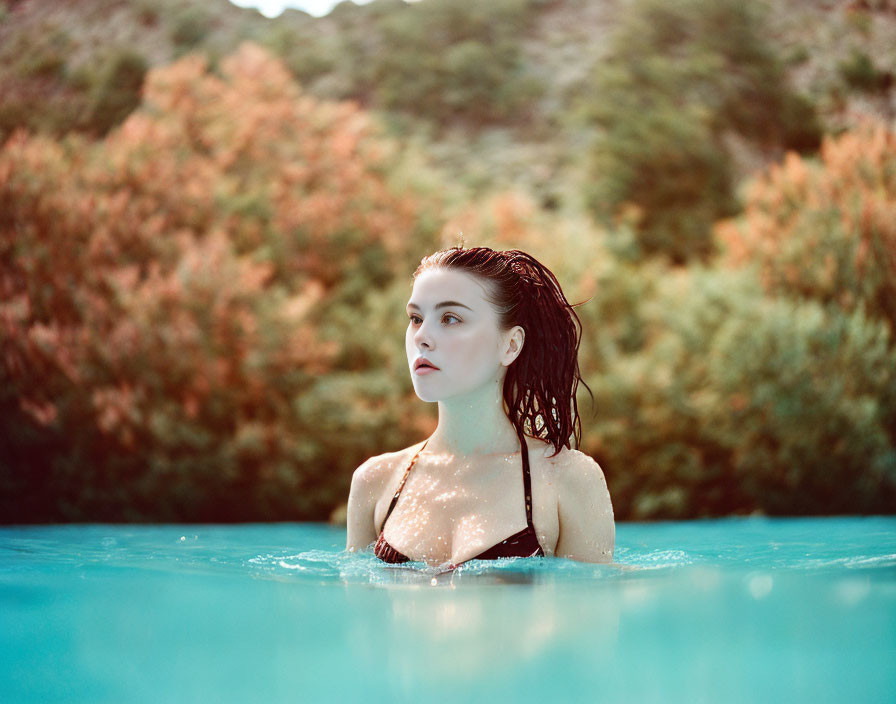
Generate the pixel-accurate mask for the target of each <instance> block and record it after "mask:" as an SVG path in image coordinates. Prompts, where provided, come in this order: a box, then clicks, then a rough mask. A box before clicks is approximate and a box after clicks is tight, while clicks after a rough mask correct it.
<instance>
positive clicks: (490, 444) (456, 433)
mask: <svg viewBox="0 0 896 704" xmlns="http://www.w3.org/2000/svg"><path fill="white" fill-rule="evenodd" d="M502 389H503V379H501V380H498V381H496V382H495V383H494V384H486V385H484V386H482V387H480V388H479V389H476V390H475V391H473V392H471V393H469V394H466V395H464V396H457V397H453V398H449V399H446V400H443V401H439V424H438V426H437V427H436V429H435V432H434V433H433V434H432V436H431V437H430V439H429V442H428V443H427V445H426V451H427V452H434V453H438V454H441V453H444V454H450V455H455V456H457V455H460V456H467V455H486V454H510V453H512V452H516V451H517V450H519V449H520V440H519V436H518V435H517V433H516V429H515V428H514V427H513V423H511V422H510V419H509V418H508V417H507V413H505V411H504V397H503V394H502Z"/></svg>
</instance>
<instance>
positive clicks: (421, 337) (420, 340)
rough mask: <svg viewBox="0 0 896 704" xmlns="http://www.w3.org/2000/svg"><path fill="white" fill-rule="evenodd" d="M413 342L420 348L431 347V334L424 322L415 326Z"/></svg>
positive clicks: (429, 348)
mask: <svg viewBox="0 0 896 704" xmlns="http://www.w3.org/2000/svg"><path fill="white" fill-rule="evenodd" d="M414 344H415V345H417V347H419V348H421V349H423V348H426V349H428V350H431V349H432V336H431V335H430V334H429V328H427V327H426V323H423V324H422V325H420V327H419V328H417V332H415V333H414Z"/></svg>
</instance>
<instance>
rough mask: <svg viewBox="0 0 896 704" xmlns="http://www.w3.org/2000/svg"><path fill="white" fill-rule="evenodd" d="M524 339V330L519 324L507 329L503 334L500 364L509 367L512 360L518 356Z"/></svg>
mask: <svg viewBox="0 0 896 704" xmlns="http://www.w3.org/2000/svg"><path fill="white" fill-rule="evenodd" d="M525 341H526V331H525V330H523V328H522V327H520V326H519V325H516V326H514V327H513V328H511V329H510V330H508V331H507V332H506V333H505V335H504V358H503V359H502V360H501V364H503V365H504V366H505V367H509V366H510V365H511V364H513V362H514V360H515V359H516V358H517V357H519V356H520V352H522V351H523V344H524V343H525Z"/></svg>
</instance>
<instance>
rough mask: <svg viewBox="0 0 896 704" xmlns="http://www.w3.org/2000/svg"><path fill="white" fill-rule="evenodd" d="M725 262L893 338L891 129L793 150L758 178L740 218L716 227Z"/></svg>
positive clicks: (866, 130)
mask: <svg viewBox="0 0 896 704" xmlns="http://www.w3.org/2000/svg"><path fill="white" fill-rule="evenodd" d="M717 233H718V237H719V239H720V241H721V242H722V243H723V246H724V247H725V259H726V261H727V262H728V263H729V264H731V265H735V266H745V265H755V266H756V267H758V270H759V273H760V276H761V278H762V281H763V283H764V285H765V287H766V290H767V291H769V292H773V293H782V294H785V295H788V296H794V297H800V298H807V299H812V300H817V301H819V302H821V303H824V304H834V305H837V306H840V307H841V308H843V309H844V310H847V311H852V310H855V309H858V308H862V309H864V310H865V311H866V313H867V314H868V315H870V316H873V317H875V318H878V319H881V320H883V321H885V322H886V323H887V324H888V325H889V326H890V329H891V330H892V331H893V332H894V333H896V133H894V132H893V131H891V130H890V129H888V128H887V127H886V126H885V125H882V124H874V123H870V122H869V123H866V124H865V125H863V126H861V127H859V128H857V129H855V130H853V131H851V132H847V133H845V134H842V135H840V136H839V137H828V138H825V140H824V143H823V145H822V148H821V153H820V155H819V158H818V159H817V160H807V159H803V158H801V157H800V156H799V155H797V154H794V153H790V154H788V155H787V157H786V158H785V159H784V161H783V163H781V164H780V165H777V166H774V167H772V168H771V169H770V170H769V171H768V172H767V173H766V174H765V175H763V176H761V177H759V178H758V179H756V180H755V181H754V182H753V183H752V184H751V186H750V188H749V191H748V193H747V197H746V208H745V212H744V214H743V216H742V217H740V218H738V219H736V220H732V221H727V222H723V223H720V224H719V226H718V228H717Z"/></svg>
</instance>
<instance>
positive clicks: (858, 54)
mask: <svg viewBox="0 0 896 704" xmlns="http://www.w3.org/2000/svg"><path fill="white" fill-rule="evenodd" d="M837 72H838V73H839V74H840V78H841V79H842V80H843V82H844V83H846V85H847V86H849V87H850V88H853V89H854V90H860V91H867V92H874V91H879V90H883V89H885V88H886V87H887V86H888V85H889V84H890V83H891V82H892V80H893V77H892V75H888V74H887V73H885V72H884V71H881V70H879V69H878V68H877V67H876V66H875V65H874V62H873V61H872V60H871V57H870V56H868V54H866V53H865V52H864V51H862V50H860V49H855V48H854V49H853V50H852V52H851V53H850V55H849V57H848V58H846V59H843V60H842V61H840V63H838V64H837Z"/></svg>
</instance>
